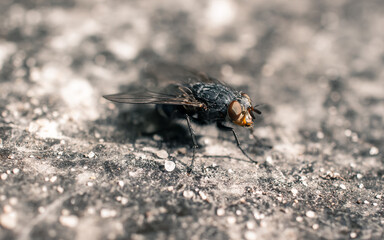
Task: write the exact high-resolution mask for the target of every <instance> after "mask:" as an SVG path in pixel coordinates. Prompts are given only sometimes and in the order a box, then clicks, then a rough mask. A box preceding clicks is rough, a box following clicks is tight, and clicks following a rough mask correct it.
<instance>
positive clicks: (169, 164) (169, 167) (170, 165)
mask: <svg viewBox="0 0 384 240" xmlns="http://www.w3.org/2000/svg"><path fill="white" fill-rule="evenodd" d="M175 167H176V164H175V163H174V162H173V161H165V164H164V168H165V170H167V171H168V172H172V171H173V170H175Z"/></svg>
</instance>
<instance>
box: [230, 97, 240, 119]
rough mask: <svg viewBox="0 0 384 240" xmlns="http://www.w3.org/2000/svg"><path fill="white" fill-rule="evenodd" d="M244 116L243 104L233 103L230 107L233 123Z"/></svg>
mask: <svg viewBox="0 0 384 240" xmlns="http://www.w3.org/2000/svg"><path fill="white" fill-rule="evenodd" d="M241 115H242V108H241V104H240V103H239V102H238V101H232V102H231V104H229V107H228V116H229V117H230V118H231V120H232V121H236V120H238V119H239V118H240V116H241Z"/></svg>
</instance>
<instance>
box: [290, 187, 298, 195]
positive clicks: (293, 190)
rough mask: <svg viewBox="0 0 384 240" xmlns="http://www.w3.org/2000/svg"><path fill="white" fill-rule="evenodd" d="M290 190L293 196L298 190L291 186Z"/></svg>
mask: <svg viewBox="0 0 384 240" xmlns="http://www.w3.org/2000/svg"><path fill="white" fill-rule="evenodd" d="M291 192H292V194H293V196H296V195H297V194H298V193H299V191H298V190H297V189H296V188H292V189H291Z"/></svg>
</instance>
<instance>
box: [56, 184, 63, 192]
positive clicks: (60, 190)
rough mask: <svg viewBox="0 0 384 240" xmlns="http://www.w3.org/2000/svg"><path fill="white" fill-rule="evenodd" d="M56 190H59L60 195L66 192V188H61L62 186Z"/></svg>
mask: <svg viewBox="0 0 384 240" xmlns="http://www.w3.org/2000/svg"><path fill="white" fill-rule="evenodd" d="M56 190H57V191H58V192H59V193H63V192H64V188H63V187H61V186H58V187H57V189H56Z"/></svg>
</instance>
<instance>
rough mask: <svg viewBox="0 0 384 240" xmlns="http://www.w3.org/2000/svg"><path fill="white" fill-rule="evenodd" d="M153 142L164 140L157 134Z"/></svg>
mask: <svg viewBox="0 0 384 240" xmlns="http://www.w3.org/2000/svg"><path fill="white" fill-rule="evenodd" d="M153 140H155V141H161V140H163V138H162V137H161V136H160V135H158V134H155V135H153Z"/></svg>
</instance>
